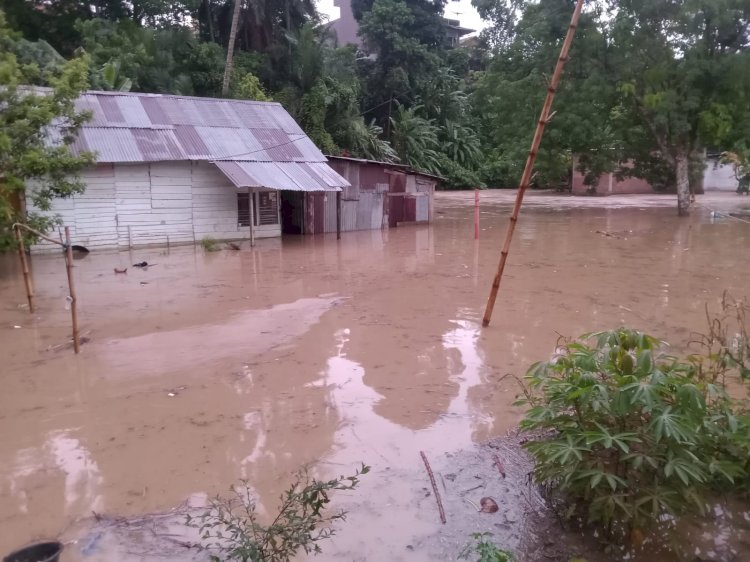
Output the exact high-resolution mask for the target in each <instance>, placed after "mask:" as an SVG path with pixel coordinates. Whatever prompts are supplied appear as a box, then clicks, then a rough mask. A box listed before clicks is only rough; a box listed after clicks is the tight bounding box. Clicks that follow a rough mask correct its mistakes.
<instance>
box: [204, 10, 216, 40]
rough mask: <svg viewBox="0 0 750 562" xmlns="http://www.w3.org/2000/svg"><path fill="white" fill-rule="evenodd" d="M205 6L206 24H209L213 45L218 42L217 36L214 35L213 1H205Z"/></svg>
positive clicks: (209, 33) (209, 34)
mask: <svg viewBox="0 0 750 562" xmlns="http://www.w3.org/2000/svg"><path fill="white" fill-rule="evenodd" d="M203 5H204V6H205V7H206V12H205V13H206V23H207V24H208V38H209V39H210V40H211V43H214V42H215V41H216V36H215V35H214V14H213V12H211V0H203Z"/></svg>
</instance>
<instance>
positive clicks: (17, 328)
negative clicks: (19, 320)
mask: <svg viewBox="0 0 750 562" xmlns="http://www.w3.org/2000/svg"><path fill="white" fill-rule="evenodd" d="M13 329H14V330H20V329H21V326H18V325H15V326H13Z"/></svg>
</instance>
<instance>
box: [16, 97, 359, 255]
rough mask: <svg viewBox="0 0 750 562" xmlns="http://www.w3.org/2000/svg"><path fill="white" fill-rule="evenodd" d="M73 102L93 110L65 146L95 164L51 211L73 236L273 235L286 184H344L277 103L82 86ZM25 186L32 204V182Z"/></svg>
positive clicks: (322, 187) (157, 240)
mask: <svg viewBox="0 0 750 562" xmlns="http://www.w3.org/2000/svg"><path fill="white" fill-rule="evenodd" d="M76 106H77V108H78V109H80V110H87V111H90V112H91V113H92V119H91V120H90V121H89V122H87V123H86V124H85V125H84V127H83V128H82V129H81V131H80V132H79V135H78V137H77V139H76V141H75V142H74V144H73V145H72V147H71V148H72V150H73V151H74V152H81V151H93V152H95V153H96V159H97V164H96V165H95V166H92V167H91V168H89V169H87V170H84V171H83V173H82V174H81V178H82V180H83V181H84V183H85V184H86V191H85V192H84V193H82V194H80V195H75V196H73V197H70V198H65V199H57V200H55V201H54V202H53V205H52V208H51V210H50V211H49V212H50V213H52V214H57V215H59V216H60V217H61V219H62V221H63V223H64V224H65V225H67V226H70V227H71V234H72V236H73V239H74V240H75V243H76V244H81V245H85V246H87V247H90V248H118V247H119V248H122V247H131V246H137V245H146V244H169V243H188V242H189V243H193V242H195V241H196V240H200V239H201V238H203V237H211V238H214V239H216V240H232V239H235V240H236V239H247V238H254V237H270V236H280V235H281V233H282V220H281V208H282V203H283V202H284V201H286V202H287V203H286V204H287V206H289V205H290V204H292V205H293V204H294V201H295V200H296V199H295V198H294V197H285V196H284V194H287V193H306V192H314V193H320V194H321V195H324V194H326V193H335V192H339V191H341V189H342V188H349V187H350V184H349V182H348V181H347V180H346V179H344V178H343V177H342V176H341V175H340V174H338V173H337V172H335V171H334V170H333V169H332V168H331V167H330V166H329V165H328V162H327V159H326V157H325V156H323V154H322V153H321V152H320V150H318V148H317V147H316V146H315V144H313V142H312V141H311V140H310V139H309V138H308V137H307V135H305V133H304V132H303V131H302V129H301V128H300V127H299V125H298V124H297V123H296V122H295V121H294V119H292V117H291V116H290V115H289V114H288V113H287V112H286V110H285V109H284V108H283V107H282V106H281V105H280V104H278V103H269V102H256V101H244V100H227V99H214V98H196V97H187V96H173V95H158V94H140V93H122V92H86V93H85V94H84V95H82V96H81V97H80V98H79V99H78V100H77V102H76ZM27 188H28V189H27V197H26V205H27V206H28V207H29V208H33V203H32V201H31V193H32V192H33V190H34V189H36V188H38V185H35V184H34V183H33V182H30V185H28V186H27ZM332 199H335V197H332ZM292 211H294V212H298V211H301V209H300V210H298V211H295V210H294V209H292ZM334 220H335V217H334ZM43 247H44V245H39V246H36V247H35V249H40V248H43Z"/></svg>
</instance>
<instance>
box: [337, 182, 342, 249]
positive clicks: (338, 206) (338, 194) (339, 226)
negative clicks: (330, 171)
mask: <svg viewBox="0 0 750 562" xmlns="http://www.w3.org/2000/svg"><path fill="white" fill-rule="evenodd" d="M336 240H341V192H340V191H337V192H336Z"/></svg>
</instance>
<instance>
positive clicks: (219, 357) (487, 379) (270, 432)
mask: <svg viewBox="0 0 750 562" xmlns="http://www.w3.org/2000/svg"><path fill="white" fill-rule="evenodd" d="M512 196H513V194H512V193H506V192H502V193H494V192H493V193H486V194H484V193H483V194H482V197H483V204H482V205H483V206H482V213H481V218H482V225H481V228H482V230H481V237H480V240H479V241H478V242H475V241H474V239H473V224H472V216H473V215H472V207H471V206H472V204H473V195H472V194H465V193H463V194H462V193H457V194H440V196H439V197H438V198H437V200H436V211H438V212H439V214H438V215H437V216H438V218H437V220H436V222H435V224H434V225H432V226H431V227H406V228H398V229H392V230H389V231H382V232H381V231H375V232H371V231H368V232H354V233H346V235H345V236H344V237H343V239H342V240H341V241H340V242H337V241H336V240H335V236H317V237H305V238H294V237H290V238H284V239H282V240H262V241H259V243H258V246H257V247H256V248H255V249H250V248H249V247H243V249H242V250H240V251H238V252H216V253H211V254H207V253H204V252H203V251H202V250H201V249H200V248H192V247H186V248H176V249H172V250H171V251H165V250H162V249H147V250H137V251H133V252H121V253H111V254H97V253H92V254H90V255H89V256H88V257H86V258H85V259H83V260H79V261H77V262H76V267H75V276H76V285H77V288H78V293H79V300H80V305H81V308H80V320H81V323H82V330H83V331H84V332H86V333H88V334H89V337H90V341H89V343H87V344H86V345H84V347H83V353H82V354H81V355H80V356H78V357H75V356H73V354H72V353H69V351H68V350H60V351H54V350H55V349H56V348H57V347H56V346H58V345H59V344H61V343H63V342H65V341H66V340H67V339H68V337H69V336H68V333H69V312H68V311H67V310H66V309H65V299H64V297H65V294H66V288H65V287H66V281H65V273H64V269H63V267H62V264H61V260H60V259H59V258H58V257H55V256H35V257H34V258H33V259H32V269H33V276H34V281H35V285H36V289H37V291H36V292H37V297H38V298H37V300H38V304H39V310H38V311H37V312H36V313H35V314H34V315H30V314H29V313H28V311H27V310H26V309H25V308H24V306H23V305H24V303H25V296H24V289H23V281H22V277H21V275H20V272H19V270H18V265H17V260H16V259H15V256H1V257H0V320H1V322H0V354H2V357H3V367H2V384H3V392H1V393H0V496H2V497H3V499H4V501H3V502H2V503H0V529H2V532H0V552H8V551H10V550H11V549H12V548H14V547H16V546H18V544H19V543H25V542H28V541H30V540H33V539H34V538H37V537H44V536H47V537H49V536H53V537H54V536H58V535H59V534H60V533H67V530H69V529H72V528H74V527H75V525H77V523H78V522H80V521H82V520H83V521H85V520H87V519H88V518H89V517H90V516H91V512H92V510H93V511H96V512H98V513H106V514H112V515H117V516H123V517H138V516H141V515H143V514H146V513H154V512H159V513H161V512H166V511H168V510H170V509H172V508H174V507H175V506H178V505H181V504H182V503H183V502H185V501H186V499H187V498H191V497H205V495H214V494H216V493H218V492H220V491H223V490H226V489H227V488H228V486H229V485H230V484H231V483H233V482H236V481H237V480H238V479H240V478H246V479H249V480H251V481H252V482H253V484H254V486H255V488H256V491H257V495H258V497H259V499H260V504H261V506H264V507H265V506H271V505H273V504H274V503H275V501H276V499H277V497H278V495H279V493H280V492H281V491H282V490H283V489H284V488H285V487H286V486H287V484H288V483H289V480H290V475H291V474H292V473H294V472H295V471H296V470H297V469H298V467H300V466H301V465H304V464H312V465H314V466H315V467H316V470H318V471H319V473H320V474H321V475H331V474H337V473H346V472H348V471H349V470H350V469H351V468H352V467H354V466H357V465H358V464H359V463H360V462H365V463H367V464H368V465H371V466H372V467H373V472H372V474H370V475H368V477H367V478H365V479H364V480H363V482H362V487H361V489H360V490H359V491H358V492H357V493H356V496H354V497H352V499H351V501H352V504H353V505H355V507H356V508H352V509H350V512H351V514H350V517H349V519H348V521H347V523H346V528H342V532H341V534H340V535H339V536H337V537H336V538H335V540H334V541H332V542H331V544H330V545H327V547H326V549H325V554H324V555H323V556H322V557H320V558H319V559H320V560H352V559H361V560H409V561H422V560H424V561H426V560H434V557H432V556H433V555H432V554H431V553H430V552H429V551H427V550H418V549H414V550H409V549H407V546H408V545H412V546H414V544H415V541H417V540H418V539H419V538H420V537H428V536H431V535H432V534H435V533H439V532H441V530H442V526H441V525H440V522H439V520H438V519H437V517H436V513H435V512H434V510H433V508H432V506H431V504H430V503H429V501H432V498H430V497H425V495H424V492H423V488H424V487H425V486H429V484H428V481H427V480H426V476H425V474H424V468H423V466H422V464H421V463H422V461H421V459H420V457H419V451H421V450H423V451H425V453H426V454H427V456H428V458H430V459H431V461H432V462H434V463H435V464H436V467H438V468H437V470H438V471H440V472H443V467H442V466H441V465H440V464H439V463H440V462H441V461H440V459H447V458H448V457H447V456H446V455H447V454H456V453H457V451H460V450H464V451H472V450H473V447H474V445H475V444H476V443H483V442H486V441H487V440H489V439H492V438H495V437H498V436H502V435H504V434H505V433H506V432H507V431H508V430H509V429H510V428H512V427H514V426H515V425H516V424H517V423H518V420H519V418H520V415H521V411H520V410H519V409H518V408H516V407H514V406H513V405H512V403H513V400H514V397H515V394H516V392H517V388H516V386H515V384H514V383H512V382H510V381H509V380H508V379H504V378H503V375H505V374H506V373H514V374H522V373H523V371H524V370H525V368H526V367H527V366H528V365H529V364H531V363H533V362H535V361H538V360H540V359H544V358H546V357H548V356H549V354H550V353H551V352H552V350H553V348H554V345H555V342H556V340H557V338H558V333H560V334H565V335H576V334H580V333H583V332H586V331H591V330H601V329H607V328H612V327H614V326H619V325H623V324H624V325H629V326H632V327H634V328H638V329H642V330H645V331H647V332H650V333H652V334H654V335H656V336H658V337H660V338H664V339H667V340H669V341H670V342H671V343H672V344H674V345H675V346H676V347H677V348H678V350H679V349H680V348H681V347H683V346H684V345H685V344H686V343H687V341H688V340H689V339H690V333H691V332H692V331H696V330H698V331H699V330H702V329H703V327H704V323H705V319H704V305H705V303H707V302H708V303H712V302H717V300H718V299H719V298H720V297H721V294H722V293H723V291H724V290H725V289H727V290H729V291H731V292H732V293H734V294H736V295H742V294H746V292H747V290H746V285H747V283H746V281H747V279H748V277H749V276H750V262H749V261H748V260H747V258H746V255H745V254H746V252H744V250H743V249H744V248H747V247H748V246H749V245H750V230H748V228H749V225H747V224H745V223H742V222H740V221H736V220H715V218H714V217H711V216H710V212H709V211H707V210H702V209H699V210H697V211H696V212H695V213H694V214H693V216H691V217H690V218H689V219H686V220H679V219H678V218H677V217H676V216H675V213H674V209H673V200H672V199H667V198H663V199H659V201H663V202H664V203H663V205H662V204H660V205H657V206H652V201H651V197H652V196H648V197H644V198H641V197H634V198H628V200H627V201H628V205H627V206H626V207H624V206H619V203H617V201H616V200H615V199H614V198H569V197H559V198H556V197H553V196H542V195H539V196H536V195H535V196H533V197H530V198H529V203H531V204H530V206H529V207H528V209H525V210H524V213H523V215H522V217H521V221H520V223H519V226H518V229H517V233H516V239H515V241H514V245H513V248H512V253H511V256H510V260H509V263H508V268H507V270H506V276H505V278H504V280H503V285H502V287H501V291H500V296H499V299H498V304H497V307H496V309H495V315H494V317H493V323H492V325H491V326H490V328H489V329H486V330H483V329H481V327H480V322H481V314H482V312H483V308H484V304H485V301H486V297H487V292H488V290H489V286H490V283H491V279H492V276H493V274H494V269H495V267H496V265H497V259H498V252H499V246H500V244H501V243H502V236H503V235H504V232H505V228H506V226H507V219H508V215H509V206H510V204H512ZM654 197H658V196H654ZM719 199H720V201H719V202H720V203H721V205H723V206H724V207H727V208H730V207H732V206H734V207H737V206H739V205H741V204H746V201H747V199H741V198H737V197H736V196H734V197H724V198H723V199H722V198H719ZM610 200H611V201H610ZM578 201H587V202H588V201H593V202H596V206H591V205H589V206H587V207H581V205H580V204H579V203H578ZM699 201H703V199H699ZM707 201H708V200H707ZM711 201H713V200H711ZM711 204H712V205H713V204H714V203H711ZM717 204H718V203H717ZM724 207H722V208H724ZM602 232H604V233H610V234H614V235H613V236H607V235H606V234H602ZM144 260H145V261H148V262H149V263H155V264H157V265H156V266H155V267H152V268H149V269H148V270H147V271H141V270H133V269H132V267H131V269H129V270H128V273H127V274H124V275H118V274H115V273H114V272H113V269H114V268H115V267H118V268H122V267H127V266H132V264H134V263H137V262H140V261H144ZM15 326H19V327H18V328H16V327H15ZM448 472H449V471H448ZM447 484H448V482H446V485H447ZM346 501H347V498H342V502H346ZM472 501H474V499H473V498H472ZM423 502H426V503H424V504H423ZM459 503H460V502H459ZM422 505H423V506H424V509H415V506H422ZM462 509H463V510H464V511H467V510H470V509H471V506H470V505H469V504H468V503H467V502H465V501H463V503H462ZM469 513H471V512H470V511H469ZM352 529H353V530H354V532H351V530H352ZM66 536H67V535H66ZM384 537H385V538H387V540H385V539H384ZM67 556H69V555H68V554H66V557H67ZM114 556H115V555H114V554H113V553H110V552H107V553H106V557H105V555H102V558H101V559H106V560H110V559H112V560H114V559H115V558H112V557H114ZM353 557H354V558H353ZM65 560H66V561H67V559H65Z"/></svg>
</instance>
